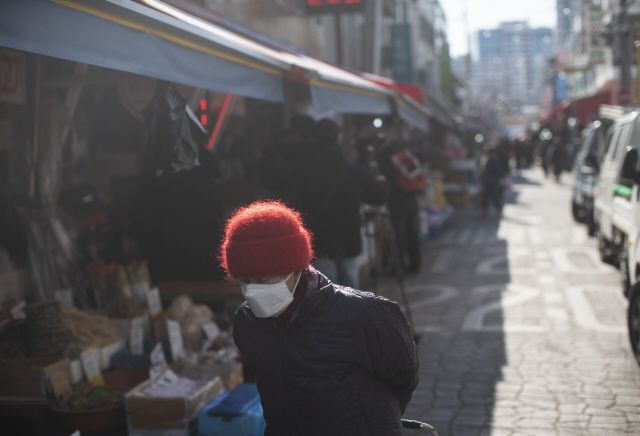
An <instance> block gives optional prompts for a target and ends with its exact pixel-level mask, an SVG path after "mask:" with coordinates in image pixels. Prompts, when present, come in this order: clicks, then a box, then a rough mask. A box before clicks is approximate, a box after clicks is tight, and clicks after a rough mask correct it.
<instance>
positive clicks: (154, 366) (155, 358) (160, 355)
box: [149, 342, 167, 383]
mask: <svg viewBox="0 0 640 436" xmlns="http://www.w3.org/2000/svg"><path fill="white" fill-rule="evenodd" d="M150 359H151V366H150V367H149V378H150V379H151V383H153V382H155V381H156V380H158V379H159V378H160V377H161V376H162V373H163V372H164V369H165V368H166V367H167V359H166V357H165V356H164V350H163V349H162V344H161V343H160V342H158V343H157V344H156V346H155V347H153V350H152V351H151V356H150Z"/></svg>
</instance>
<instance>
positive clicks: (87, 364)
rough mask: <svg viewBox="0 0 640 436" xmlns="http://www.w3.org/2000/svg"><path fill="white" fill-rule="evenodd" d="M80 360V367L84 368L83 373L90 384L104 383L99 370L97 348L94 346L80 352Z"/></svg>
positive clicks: (100, 384) (98, 384)
mask: <svg viewBox="0 0 640 436" xmlns="http://www.w3.org/2000/svg"><path fill="white" fill-rule="evenodd" d="M80 362H82V369H84V374H85V375H86V376H87V380H89V381H90V382H91V384H92V385H94V386H102V385H104V378H103V377H102V372H101V371H100V360H99V358H98V350H96V349H95V348H87V349H86V350H84V351H83V352H82V353H80Z"/></svg>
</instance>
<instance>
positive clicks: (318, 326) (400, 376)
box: [233, 274, 418, 436]
mask: <svg viewBox="0 0 640 436" xmlns="http://www.w3.org/2000/svg"><path fill="white" fill-rule="evenodd" d="M233 324H234V329H233V337H234V339H235V341H236V345H237V346H238V348H239V349H240V352H241V353H242V355H243V356H244V357H245V359H246V360H247V361H248V362H249V364H251V365H252V366H254V367H255V369H256V374H257V383H258V391H259V392H260V398H261V402H262V407H263V409H264V417H265V420H266V422H267V428H266V431H265V436H276V435H277V436H294V435H295V436H313V435H317V436H347V435H348V436H356V435H358V436H367V435H370V436H386V435H401V434H403V431H402V426H401V421H400V417H401V415H402V413H403V412H404V411H405V409H406V407H407V404H408V403H409V400H410V399H411V393H412V392H413V390H414V389H415V387H416V386H417V384H418V357H417V352H416V345H415V343H414V342H413V339H412V336H411V330H410V326H409V323H408V322H407V319H406V318H405V316H404V314H403V313H402V312H401V311H400V308H399V307H398V305H397V304H396V303H394V302H392V301H389V300H387V299H386V298H383V297H381V296H378V295H375V294H372V293H368V292H361V291H356V290H353V289H350V288H345V287H341V286H337V285H333V284H332V283H331V282H329V281H328V280H327V278H326V277H324V276H323V275H322V274H320V284H319V289H318V290H316V291H315V292H310V293H308V294H307V295H305V296H304V299H303V300H302V302H301V306H300V312H299V314H298V316H297V317H296V318H294V320H293V321H292V322H291V324H290V325H289V327H287V329H286V330H285V332H284V334H283V335H282V336H278V335H277V334H276V332H275V331H274V330H273V329H272V328H271V327H270V326H269V324H268V322H267V321H266V320H265V319H261V318H257V317H255V316H254V315H253V313H252V312H251V310H250V308H249V307H248V305H247V303H244V304H243V305H241V306H240V307H239V308H238V310H237V311H236V316H235V319H234V323H233Z"/></svg>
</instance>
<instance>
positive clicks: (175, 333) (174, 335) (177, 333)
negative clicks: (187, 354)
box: [167, 319, 184, 362]
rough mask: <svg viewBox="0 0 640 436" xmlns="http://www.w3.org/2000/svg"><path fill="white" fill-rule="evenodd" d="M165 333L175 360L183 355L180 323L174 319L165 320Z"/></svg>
mask: <svg viewBox="0 0 640 436" xmlns="http://www.w3.org/2000/svg"><path fill="white" fill-rule="evenodd" d="M167 333H168V334H169V345H170V346H171V356H172V357H173V361H174V362H177V361H178V360H180V358H181V357H182V356H183V355H184V343H183V342H182V331H181V330H180V323H179V322H178V321H174V320H170V319H169V320H167Z"/></svg>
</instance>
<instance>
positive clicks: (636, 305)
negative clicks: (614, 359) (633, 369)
mask: <svg viewBox="0 0 640 436" xmlns="http://www.w3.org/2000/svg"><path fill="white" fill-rule="evenodd" d="M627 328H628V331H629V342H630V344H631V351H632V352H633V356H634V357H635V358H636V362H638V365H640V286H639V285H636V286H634V287H633V289H632V290H631V295H630V296H629V308H628V310H627Z"/></svg>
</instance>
